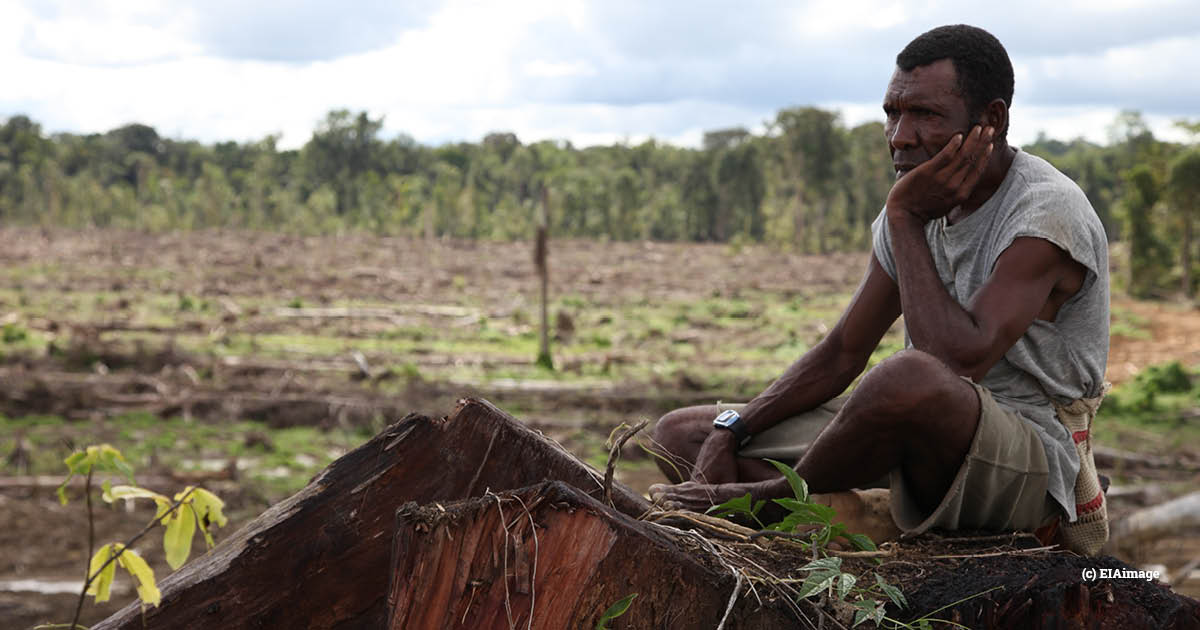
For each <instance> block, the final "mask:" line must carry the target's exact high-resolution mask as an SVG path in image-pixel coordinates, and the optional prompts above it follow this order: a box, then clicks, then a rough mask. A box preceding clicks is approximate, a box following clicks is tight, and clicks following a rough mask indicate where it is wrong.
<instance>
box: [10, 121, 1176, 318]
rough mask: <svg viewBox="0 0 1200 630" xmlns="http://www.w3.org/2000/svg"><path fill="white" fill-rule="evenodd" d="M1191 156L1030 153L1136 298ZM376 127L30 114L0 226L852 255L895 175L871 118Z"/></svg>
mask: <svg viewBox="0 0 1200 630" xmlns="http://www.w3.org/2000/svg"><path fill="white" fill-rule="evenodd" d="M1179 124H1180V126H1181V127H1183V128H1185V129H1186V130H1188V131H1189V132H1190V133H1191V135H1192V138H1193V142H1192V143H1191V144H1181V143H1174V142H1166V141H1162V140H1159V139H1157V138H1155V137H1154V135H1153V134H1152V133H1151V131H1150V129H1149V127H1148V126H1147V124H1146V122H1145V121H1144V119H1143V118H1142V116H1141V115H1140V114H1139V113H1138V112H1136V111H1126V112H1122V113H1121V114H1120V115H1119V116H1118V117H1117V118H1116V120H1114V121H1113V123H1112V124H1111V125H1110V127H1109V129H1108V135H1109V140H1110V141H1109V143H1108V144H1106V145H1099V144H1095V143H1092V142H1088V141H1086V140H1082V139H1076V140H1072V141H1069V142H1065V141H1060V140H1055V139H1050V138H1047V137H1045V136H1044V135H1042V136H1039V138H1038V140H1037V141H1036V142H1035V143H1033V144H1031V145H1027V146H1023V147H1022V149H1023V150H1025V151H1028V152H1030V153H1032V154H1035V155H1039V156H1042V157H1044V158H1046V159H1047V160H1049V161H1050V162H1051V163H1053V164H1054V165H1055V166H1057V167H1058V168H1059V169H1060V170H1062V171H1063V172H1065V173H1066V174H1067V175H1068V176H1070V177H1071V178H1073V179H1074V180H1075V181H1076V182H1077V183H1078V184H1079V185H1080V187H1081V188H1083V190H1084V192H1085V193H1086V194H1087V195H1088V197H1089V199H1090V200H1091V202H1092V205H1093V206H1094V207H1095V209H1096V212H1097V214H1098V215H1099V217H1100V219H1101V221H1103V223H1104V225H1105V227H1106V229H1107V230H1108V234H1109V238H1110V240H1113V241H1120V242H1123V243H1125V247H1126V249H1125V251H1126V252H1128V256H1129V263H1130V264H1129V265H1128V274H1127V276H1126V277H1125V278H1122V279H1121V280H1122V281H1123V282H1124V284H1125V286H1126V288H1127V289H1128V290H1129V291H1130V293H1132V294H1133V295H1136V296H1155V295H1165V294H1169V293H1176V292H1183V293H1184V294H1186V295H1189V296H1191V295H1192V294H1193V292H1194V289H1195V287H1196V285H1197V274H1195V273H1194V267H1195V265H1196V262H1195V260H1196V256H1194V255H1193V254H1194V249H1195V247H1196V245H1195V238H1194V237H1193V223H1194V220H1195V217H1196V216H1197V215H1198V214H1200V145H1197V144H1196V143H1195V140H1196V139H1198V138H1200V122H1196V123H1188V122H1183V121H1181V122H1180V123H1179ZM382 126H383V120H382V119H372V118H371V117H370V116H369V115H368V114H367V113H365V112H360V113H352V112H350V111H347V110H338V111H333V112H330V113H329V114H328V115H327V116H326V117H325V118H324V119H323V120H322V121H321V122H320V123H319V124H318V125H317V127H316V129H315V130H314V132H313V135H312V137H311V139H309V141H308V142H307V143H306V144H305V145H304V146H303V147H301V148H300V149H298V150H280V149H279V148H278V147H277V141H278V137H277V136H267V137H266V138H264V139H262V140H260V141H257V142H246V143H238V142H220V143H216V144H203V143H200V142H197V141H192V140H183V139H172V138H164V137H162V136H160V135H159V134H158V132H157V131H156V130H155V129H154V128H152V127H149V126H146V125H142V124H129V125H125V126H123V127H119V128H117V129H113V130H111V131H109V132H107V133H104V134H90V135H78V134H69V133H55V134H47V133H45V132H44V131H43V130H42V129H41V126H40V125H39V124H38V123H37V122H35V121H33V120H31V119H29V118H28V117H26V116H21V115H17V116H12V117H10V118H8V119H7V121H6V122H5V123H4V125H3V126H0V221H3V222H4V223H6V224H13V225H39V224H40V225H54V226H67V227H77V228H87V227H115V228H124V229H135V230H148V231H165V230H178V229H183V230H189V229H202V228H241V229H251V230H271V231H280V230H281V231H287V232H296V233H303V234H336V233H342V232H347V231H361V232H367V233H374V234H387V235H407V236H415V237H426V238H436V237H452V238H474V239H500V240H514V239H525V238H530V237H532V235H533V233H534V231H535V229H536V226H537V225H538V224H539V223H540V222H541V221H542V220H543V214H544V220H545V221H546V222H547V225H548V228H549V231H550V233H551V234H553V235H554V236H565V237H587V238H601V239H613V240H637V239H651V240H659V241H694V242H704V241H708V242H732V243H735V244H736V243H748V242H764V243H769V244H773V245H778V246H782V247H787V248H789V249H794V250H796V251H800V252H805V253H828V252H833V251H849V250H863V249H866V248H867V247H868V246H869V239H870V232H869V229H868V226H869V225H870V222H871V221H872V220H873V219H874V218H875V216H876V215H877V214H878V213H879V210H880V209H881V208H882V206H883V203H884V200H885V199H886V196H887V193H888V190H889V188H890V186H891V184H892V182H893V180H894V175H893V170H892V165H891V160H890V158H889V156H888V152H887V149H886V144H885V141H884V136H883V125H882V124H881V123H878V122H871V123H865V124H862V125H858V126H855V127H847V126H845V125H844V124H843V123H842V121H841V119H840V117H839V115H838V114H837V113H836V112H832V111H826V110H822V109H819V108H814V107H793V108H788V109H783V110H780V111H779V112H778V113H777V114H776V116H775V118H774V119H773V120H771V121H769V123H768V125H767V126H766V130H765V132H764V133H763V134H755V133H751V132H750V131H748V130H746V129H744V128H731V129H724V130H717V131H711V132H708V133H705V134H704V138H703V143H702V146H701V147H700V148H696V149H692V148H681V147H676V146H672V145H668V144H663V143H660V142H656V141H653V140H650V141H647V142H644V143H641V144H637V145H631V144H616V145H612V146H593V147H586V148H577V147H574V146H572V145H571V144H570V143H569V142H563V141H548V140H547V141H541V142H537V143H533V144H523V143H522V142H521V141H520V139H519V138H517V136H516V135H515V134H512V133H492V134H489V135H487V136H485V137H484V138H483V139H482V140H481V141H480V142H478V143H469V142H460V143H455V144H445V145H441V146H425V145H421V144H419V143H417V142H416V141H414V140H413V139H412V138H411V137H408V136H405V135H400V136H398V137H396V138H392V139H390V140H385V139H383V138H381V137H380V131H381V129H382Z"/></svg>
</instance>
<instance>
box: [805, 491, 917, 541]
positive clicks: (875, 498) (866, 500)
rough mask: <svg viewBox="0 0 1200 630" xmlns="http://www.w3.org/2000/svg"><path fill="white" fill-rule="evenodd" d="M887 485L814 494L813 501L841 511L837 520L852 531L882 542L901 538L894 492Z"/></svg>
mask: <svg viewBox="0 0 1200 630" xmlns="http://www.w3.org/2000/svg"><path fill="white" fill-rule="evenodd" d="M890 492H891V491H890V490H888V489H887V488H872V489H870V490H847V491H845V492H830V493H827V494H813V495H810V496H809V499H810V500H811V501H814V502H816V503H820V504H822V505H828V506H829V507H831V508H833V509H834V510H835V511H837V516H835V517H834V519H833V520H834V522H835V523H845V524H846V531H848V532H850V533H851V534H866V535H867V536H868V537H870V539H871V540H872V541H873V542H874V543H875V544H879V543H882V542H887V541H889V540H896V539H897V538H899V537H900V528H898V527H896V523H895V522H893V521H892V512H891V507H890V501H891V494H890Z"/></svg>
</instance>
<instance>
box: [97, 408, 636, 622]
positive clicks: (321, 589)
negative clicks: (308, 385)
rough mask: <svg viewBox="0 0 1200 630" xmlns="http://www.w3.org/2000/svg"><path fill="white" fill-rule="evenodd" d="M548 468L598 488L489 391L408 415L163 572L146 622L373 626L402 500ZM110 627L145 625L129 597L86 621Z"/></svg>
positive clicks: (464, 490)
mask: <svg viewBox="0 0 1200 630" xmlns="http://www.w3.org/2000/svg"><path fill="white" fill-rule="evenodd" d="M547 478H552V479H562V480H564V481H566V482H567V483H570V484H572V485H575V486H577V487H579V488H581V489H583V491H585V492H589V493H591V494H594V495H595V496H603V493H604V491H603V475H602V474H601V473H599V472H597V471H596V470H594V469H592V468H590V467H588V466H587V465H586V464H584V463H582V462H581V461H580V460H579V459H577V458H575V457H574V456H572V455H571V454H570V453H568V452H566V451H565V450H563V448H562V447H561V446H559V445H558V444H556V443H554V442H552V441H550V440H548V439H546V438H545V437H543V436H542V435H541V434H540V433H537V432H535V431H532V430H530V429H529V428H527V427H525V426H524V425H522V424H521V423H520V422H519V421H517V420H515V419H514V418H512V417H511V416H509V415H508V414H506V413H504V412H503V411H500V410H499V409H497V408H495V407H494V406H492V405H491V404H490V403H487V402H486V401H482V400H475V399H467V400H464V401H461V402H460V403H459V406H458V408H457V409H455V411H454V413H452V414H451V415H450V417H448V418H443V419H440V420H434V419H430V418H427V417H425V416H420V415H411V414H410V415H409V416H408V417H406V418H404V419H403V420H401V421H400V422H399V423H397V424H395V425H392V426H391V427H389V428H387V429H386V430H384V431H383V432H382V433H380V434H379V435H377V436H375V437H374V438H373V439H372V440H371V441H369V442H367V443H366V444H365V445H363V446H361V447H359V448H357V449H355V450H354V451H352V452H350V453H348V454H347V455H345V456H343V457H342V458H340V459H338V460H337V461H335V462H333V463H332V464H330V465H329V467H328V468H326V469H325V470H324V471H323V472H321V473H320V474H319V475H317V476H316V477H315V478H314V479H313V481H312V482H311V483H309V485H308V486H307V487H305V488H304V489H303V490H301V491H300V492H299V493H297V494H295V495H293V496H292V497H290V498H288V499H285V500H284V501H282V502H280V503H278V504H276V505H274V506H272V507H271V508H270V509H268V510H267V511H266V512H264V513H263V514H262V515H261V516H259V517H258V518H256V519H254V520H253V521H251V522H250V523H249V524H247V525H246V526H244V527H242V529H240V530H238V531H237V532H236V533H234V534H233V535H232V536H230V537H229V538H228V539H226V540H224V541H222V542H221V544H219V545H218V546H217V547H216V548H215V549H213V550H212V551H211V552H209V553H208V554H206V555H204V556H202V557H200V558H197V559H195V560H193V561H192V562H191V563H189V564H187V565H186V566H184V567H183V568H182V569H181V570H179V571H178V572H176V573H174V574H172V575H170V576H168V577H167V578H165V579H163V580H161V582H160V587H161V590H162V595H163V600H162V604H161V605H160V606H159V607H158V608H150V609H148V610H147V611H146V615H145V619H146V627H147V628H172V629H174V628H380V627H382V624H383V622H384V618H385V613H386V607H385V598H386V595H387V585H388V558H389V555H390V550H391V539H392V534H393V530H394V522H395V512H396V509H397V508H398V507H400V506H401V505H404V504H405V503H407V502H409V501H415V502H417V503H419V504H433V503H435V502H449V501H453V500H456V499H463V498H467V497H472V496H481V495H483V494H484V492H485V491H487V490H488V489H491V490H493V491H499V490H505V489H511V488H519V487H523V486H527V485H531V484H534V483H537V482H539V481H541V480H543V479H547ZM612 498H613V502H614V503H615V505H616V507H617V509H618V510H622V511H624V512H626V513H630V514H635V515H636V514H641V513H642V512H644V511H646V509H647V508H648V507H649V504H648V503H647V502H646V500H645V499H643V498H642V497H640V496H638V495H637V494H635V493H634V492H632V491H631V490H629V489H628V488H627V487H625V486H623V485H621V484H619V483H615V484H613V488H612ZM281 578H282V579H281ZM114 628H127V629H129V630H139V629H141V628H142V614H141V610H140V607H139V606H138V605H137V603H136V602H135V603H133V604H130V605H129V606H126V607H125V608H124V609H122V610H120V611H118V612H117V613H115V614H114V615H113V616H111V617H109V618H108V619H106V620H105V621H103V622H101V623H99V624H97V625H96V626H94V627H93V630H101V629H106V630H107V629H114Z"/></svg>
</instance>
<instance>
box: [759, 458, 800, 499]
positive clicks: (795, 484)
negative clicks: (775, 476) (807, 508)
mask: <svg viewBox="0 0 1200 630" xmlns="http://www.w3.org/2000/svg"><path fill="white" fill-rule="evenodd" d="M767 461H768V462H771V465H772V466H775V468H778V469H779V472H780V473H782V474H783V476H784V477H786V478H787V480H788V485H790V486H791V487H792V493H793V494H794V495H796V499H798V500H800V501H807V500H808V484H807V483H805V482H804V480H803V479H801V478H800V475H799V474H797V473H796V471H795V469H793V468H792V467H791V466H788V465H787V464H785V463H783V462H777V461H775V460H773V459H768V460H767Z"/></svg>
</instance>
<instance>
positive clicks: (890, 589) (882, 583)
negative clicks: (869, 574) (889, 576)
mask: <svg viewBox="0 0 1200 630" xmlns="http://www.w3.org/2000/svg"><path fill="white" fill-rule="evenodd" d="M875 584H876V585H878V586H879V589H880V590H882V591H883V594H884V595H887V597H888V599H890V600H892V603H894V604H896V605H897V606H899V607H901V608H907V607H908V600H906V599H905V598H904V593H903V592H902V591H901V590H900V589H898V588H896V587H895V586H892V585H891V584H888V583H887V580H884V579H883V577H882V576H880V575H879V574H878V573H876V574H875Z"/></svg>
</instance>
